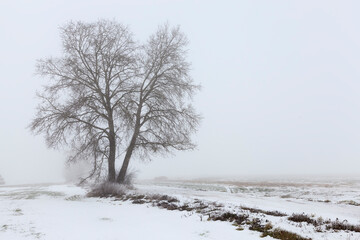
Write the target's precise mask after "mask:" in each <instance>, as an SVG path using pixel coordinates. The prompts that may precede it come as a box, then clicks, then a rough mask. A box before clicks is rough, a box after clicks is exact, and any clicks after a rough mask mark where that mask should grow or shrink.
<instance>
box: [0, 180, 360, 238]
mask: <svg viewBox="0 0 360 240" xmlns="http://www.w3.org/2000/svg"><path fill="white" fill-rule="evenodd" d="M135 187H136V190H134V192H136V193H138V194H144V193H145V194H155V193H158V194H166V195H170V196H175V197H177V198H178V199H179V200H180V202H182V203H189V204H191V203H192V202H194V201H196V200H197V199H198V200H201V201H204V202H210V201H211V202H214V201H215V202H217V203H219V204H222V205H223V208H224V209H225V210H226V211H232V212H237V213H240V212H241V213H245V214H248V215H249V216H250V218H259V219H261V221H264V222H265V221H267V222H271V223H272V225H273V226H274V227H279V228H282V229H285V230H288V231H291V232H295V233H298V234H300V235H301V236H303V237H308V238H312V239H329V240H330V239H338V240H340V239H344V240H360V233H358V232H352V231H337V232H336V231H333V230H324V229H323V231H321V232H319V231H315V227H314V226H312V225H310V224H307V223H295V222H291V221H289V220H287V216H283V217H276V216H271V215H267V214H263V213H252V212H249V211H247V210H244V209H242V208H246V207H247V208H256V209H261V210H267V211H280V212H283V213H285V214H287V215H289V216H290V215H291V214H292V213H303V212H304V213H306V214H308V215H309V216H311V217H312V218H314V219H317V218H319V217H321V218H323V219H328V218H330V219H331V220H336V218H338V219H339V220H340V221H344V220H346V221H347V222H348V223H351V224H354V225H357V224H360V206H357V204H358V203H360V184H359V181H345V182H341V181H334V182H332V183H329V182H326V183H319V182H317V183H316V184H315V183H307V182H301V183H299V182H297V183H289V182H287V183H284V182H275V183H274V182H273V183H265V182H226V183H225V182H213V183H203V182H183V181H181V182H180V181H178V182H174V181H166V182H140V183H138V184H136V186H135ZM85 194H86V190H85V189H83V188H80V187H76V186H74V185H33V186H2V187H0V239H5V240H6V239H20V240H21V239H69V240H71V239H185V240H187V239H249V240H251V239H272V238H271V237H269V236H268V237H265V238H260V235H261V234H260V233H259V232H256V231H250V230H248V229H247V227H245V229H244V230H242V231H237V230H236V227H234V226H232V224H231V223H229V222H220V221H216V222H214V221H207V218H206V217H204V216H203V215H201V214H199V213H196V211H190V212H188V211H177V210H175V211H168V210H165V209H160V208H157V207H153V206H151V204H141V205H138V204H132V203H131V202H130V201H125V202H123V201H114V199H104V198H103V199H100V198H86V197H85Z"/></svg>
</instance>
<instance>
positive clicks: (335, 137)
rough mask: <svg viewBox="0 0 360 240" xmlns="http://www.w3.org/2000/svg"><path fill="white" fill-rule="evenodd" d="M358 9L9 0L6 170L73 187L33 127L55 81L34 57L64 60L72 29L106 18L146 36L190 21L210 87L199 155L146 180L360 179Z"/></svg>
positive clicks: (11, 178)
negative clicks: (65, 34)
mask: <svg viewBox="0 0 360 240" xmlns="http://www.w3.org/2000/svg"><path fill="white" fill-rule="evenodd" d="M359 11H360V2H358V1H329V0H326V1H303V0H302V1H285V0H284V1H279V0H277V1H275V0H274V1H268V0H266V1H265V0H264V1H252V0H249V1H190V0H189V1H180V0H178V1H166V0H158V1H146V0H137V1H117V0H113V1H111V0H101V1H91V0H80V1H69V0H61V1H45V0H44V1H39V0H32V1H27V0H23V1H14V0H1V1H0V37H1V38H0V53H1V58H0V70H1V78H0V112H1V118H0V136H1V138H0V174H1V175H3V177H4V178H5V180H6V181H7V183H25V182H43V181H61V180H62V179H63V168H64V167H63V161H64V159H65V153H64V152H61V151H55V150H48V149H47V148H46V146H45V143H44V140H43V138H42V137H41V136H37V137H34V136H33V135H31V134H30V133H29V131H28V129H26V126H27V125H28V124H29V122H30V121H31V119H32V117H33V115H34V113H35V106H36V103H37V100H36V98H35V92H36V90H40V89H41V85H42V84H43V83H45V80H41V79H39V78H38V77H36V76H34V71H35V68H34V65H35V61H36V59H39V58H44V57H48V56H58V55H59V54H60V50H61V43H60V37H59V31H58V27H59V26H61V25H63V24H64V23H66V22H67V21H69V20H82V21H96V20H98V19H99V18H107V19H115V20H117V21H119V22H122V23H124V24H126V25H129V26H130V28H131V29H132V31H133V32H134V34H135V36H136V37H137V38H138V39H139V40H145V39H146V38H147V36H149V34H151V33H153V32H154V31H155V30H156V28H157V26H158V24H161V23H164V22H165V21H168V22H169V23H170V24H172V25H177V24H179V25H180V26H181V27H182V30H183V31H184V32H185V33H186V34H187V36H188V38H189V40H190V42H191V44H190V46H189V60H190V61H191V62H192V64H193V65H192V66H193V72H192V75H193V77H194V80H195V81H196V82H197V83H201V84H202V86H203V90H202V91H201V93H200V94H198V96H197V97H196V103H195V105H196V107H197V109H198V110H199V111H200V112H201V113H202V114H203V117H204V120H203V122H202V125H201V128H200V130H199V132H198V133H197V135H196V137H195V139H196V142H197V143H198V150H196V151H193V152H186V153H175V155H174V156H170V157H165V158H158V159H154V161H153V162H150V163H146V164H145V163H139V162H137V163H136V164H134V166H133V168H134V169H138V170H139V173H138V174H139V177H141V178H151V177H154V176H159V175H165V176H175V177H179V176H221V175H231V176H243V175H254V174H256V175H263V174H266V175H269V174H271V175H276V174H280V175H283V174H287V175H288V174H317V173H318V174H345V175H351V174H355V175H359V172H360V147H359V145H360V94H359V90H360V81H359V77H360V67H359V66H360V32H359V31H360V28H359V23H360V15H359V14H358V13H359ZM133 160H135V159H133ZM135 161H136V160H135Z"/></svg>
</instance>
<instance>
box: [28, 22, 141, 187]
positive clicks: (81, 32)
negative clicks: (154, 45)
mask: <svg viewBox="0 0 360 240" xmlns="http://www.w3.org/2000/svg"><path fill="white" fill-rule="evenodd" d="M61 37H62V42H63V56H62V57H60V58H48V59H44V60H39V61H38V64H37V73H38V74H40V75H41V76H44V77H49V78H50V79H51V80H52V81H51V82H49V83H48V84H47V85H46V86H45V87H44V89H43V92H42V93H39V94H38V96H39V97H40V99H41V100H42V101H41V103H40V104H39V106H38V110H37V115H36V117H35V119H34V120H33V121H32V123H31V125H30V127H31V130H33V131H34V132H35V133H45V135H46V140H47V143H48V145H49V146H50V147H56V146H59V145H60V144H67V145H70V146H71V149H72V152H73V154H72V155H71V156H70V157H69V161H75V160H78V159H84V158H85V159H89V158H91V159H93V164H94V169H93V172H92V175H94V174H96V173H97V172H99V170H100V169H101V167H102V165H103V163H104V160H107V163H108V180H109V181H115V177H116V173H115V158H116V150H117V147H118V144H119V139H118V137H117V136H119V134H118V133H119V131H120V129H121V127H122V124H123V121H122V120H121V119H122V114H123V113H124V111H123V110H122V106H123V103H124V102H125V101H126V99H127V94H128V93H129V92H131V84H129V80H131V79H132V78H133V76H134V69H135V63H136V58H135V52H136V46H135V43H134V41H133V39H132V34H131V33H130V32H129V31H128V29H127V28H126V27H124V26H123V25H121V24H118V23H116V22H112V21H98V22H96V23H92V24H87V23H82V22H77V23H73V22H70V23H69V24H67V25H65V26H64V27H63V28H61ZM105 162H106V161H105Z"/></svg>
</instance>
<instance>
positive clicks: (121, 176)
mask: <svg viewBox="0 0 360 240" xmlns="http://www.w3.org/2000/svg"><path fill="white" fill-rule="evenodd" d="M138 134H139V130H138V129H136V130H135V132H134V134H133V136H132V138H131V142H130V144H129V147H128V148H127V150H126V155H125V157H124V161H123V164H122V166H121V169H120V172H119V175H118V177H117V179H116V182H118V183H124V181H125V176H126V172H127V169H128V167H129V162H130V159H131V155H132V153H133V151H134V149H135V143H136V139H137V135H138Z"/></svg>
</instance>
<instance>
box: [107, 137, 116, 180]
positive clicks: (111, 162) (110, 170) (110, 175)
mask: <svg viewBox="0 0 360 240" xmlns="http://www.w3.org/2000/svg"><path fill="white" fill-rule="evenodd" d="M109 143H110V144H109V145H110V152H109V159H108V181H109V182H115V154H116V140H115V134H114V133H113V134H111V133H110V137H109Z"/></svg>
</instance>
